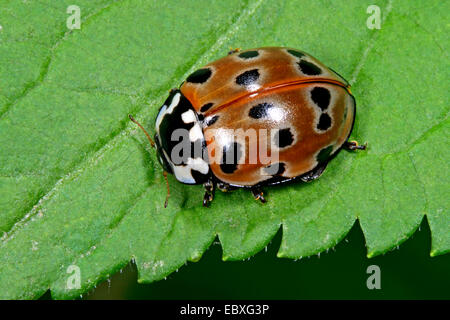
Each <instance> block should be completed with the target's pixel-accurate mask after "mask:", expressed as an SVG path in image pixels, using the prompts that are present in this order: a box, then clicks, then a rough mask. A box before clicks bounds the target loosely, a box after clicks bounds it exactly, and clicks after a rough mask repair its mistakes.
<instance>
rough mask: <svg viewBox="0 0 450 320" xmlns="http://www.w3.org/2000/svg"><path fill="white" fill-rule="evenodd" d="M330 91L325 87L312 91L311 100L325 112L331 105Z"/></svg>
mask: <svg viewBox="0 0 450 320" xmlns="http://www.w3.org/2000/svg"><path fill="white" fill-rule="evenodd" d="M330 98H331V95H330V91H329V90H328V89H326V88H323V87H315V88H314V89H312V90H311V100H312V101H313V102H314V103H315V104H316V105H317V106H318V107H319V108H320V109H322V111H325V110H326V109H327V108H328V105H329V104H330Z"/></svg>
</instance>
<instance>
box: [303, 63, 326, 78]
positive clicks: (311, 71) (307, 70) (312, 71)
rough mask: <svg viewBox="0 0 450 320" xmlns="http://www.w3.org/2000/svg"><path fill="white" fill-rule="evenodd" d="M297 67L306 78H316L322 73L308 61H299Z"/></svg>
mask: <svg viewBox="0 0 450 320" xmlns="http://www.w3.org/2000/svg"><path fill="white" fill-rule="evenodd" d="M298 66H299V67H300V70H301V71H302V72H303V73H304V74H306V75H308V76H317V75H318V74H321V73H322V70H321V69H320V68H319V67H318V66H316V65H315V64H314V63H311V62H309V61H305V60H300V62H299V63H298Z"/></svg>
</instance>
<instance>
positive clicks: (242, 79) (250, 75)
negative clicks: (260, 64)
mask: <svg viewBox="0 0 450 320" xmlns="http://www.w3.org/2000/svg"><path fill="white" fill-rule="evenodd" d="M258 79H259V72H258V69H252V70H248V71H245V72H244V73H241V74H240V75H238V76H237V77H236V83H237V84H239V85H241V86H248V85H251V84H253V83H255V82H256V81H258Z"/></svg>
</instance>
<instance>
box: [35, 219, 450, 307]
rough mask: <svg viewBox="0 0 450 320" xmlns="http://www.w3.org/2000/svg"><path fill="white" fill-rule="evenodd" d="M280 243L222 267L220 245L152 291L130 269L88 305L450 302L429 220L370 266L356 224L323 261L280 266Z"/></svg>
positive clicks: (448, 269)
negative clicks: (377, 278) (375, 272)
mask: <svg viewBox="0 0 450 320" xmlns="http://www.w3.org/2000/svg"><path fill="white" fill-rule="evenodd" d="M280 242H281V231H279V232H278V234H277V235H276V237H275V238H274V239H273V240H272V243H271V244H270V245H269V246H268V250H267V252H265V251H264V250H263V251H262V252H260V253H258V254H257V255H256V256H254V257H251V258H250V260H248V261H247V260H246V261H239V262H223V261H222V259H221V256H222V249H221V246H220V244H218V241H217V240H216V241H215V242H214V243H215V244H213V245H212V246H211V247H210V248H209V249H208V250H207V251H206V252H205V254H204V255H203V257H202V259H201V260H200V261H199V262H197V263H188V264H187V266H183V267H182V268H180V270H179V271H178V272H174V273H172V274H171V275H170V276H169V277H168V278H167V280H162V281H158V282H155V283H151V284H138V283H137V281H136V279H137V271H136V267H135V265H133V264H129V265H128V266H127V267H125V268H124V269H123V270H122V272H121V273H117V274H116V275H114V276H113V277H112V278H111V279H110V281H105V282H104V283H102V284H100V285H99V286H97V288H96V289H95V290H93V291H91V292H90V293H88V294H86V295H84V296H83V299H450V254H446V255H443V256H438V257H434V258H431V257H430V256H429V252H430V247H431V237H430V229H429V227H428V223H427V221H426V218H425V219H424V221H423V222H422V224H421V227H420V229H418V230H417V231H416V233H415V234H414V235H413V236H412V237H411V238H410V239H409V240H407V241H406V242H405V243H403V244H402V245H401V246H400V247H399V249H395V250H393V251H390V252H388V253H386V254H385V255H381V256H378V257H375V258H372V259H368V258H366V248H365V246H364V237H363V234H362V231H361V228H360V226H359V224H358V223H355V225H354V226H353V228H352V229H351V231H350V232H349V234H348V235H347V236H346V238H345V239H344V240H343V241H342V242H341V243H339V244H338V245H337V246H336V247H335V248H334V250H329V252H328V253H325V252H323V253H322V254H321V255H320V257H318V256H313V257H310V258H303V259H301V260H298V261H294V260H290V259H280V258H277V257H276V253H277V250H278V248H279V246H280ZM372 264H375V265H378V266H379V267H380V269H381V289H380V290H369V289H367V286H366V281H367V278H368V277H369V274H367V273H366V270H367V267H368V266H369V265H372ZM43 298H44V299H45V298H50V293H49V292H47V293H46V294H45V295H44V297H43Z"/></svg>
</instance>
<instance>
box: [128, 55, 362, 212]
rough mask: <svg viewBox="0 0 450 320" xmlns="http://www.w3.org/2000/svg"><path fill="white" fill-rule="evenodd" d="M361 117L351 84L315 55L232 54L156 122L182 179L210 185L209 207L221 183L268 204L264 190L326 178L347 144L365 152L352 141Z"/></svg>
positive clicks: (175, 97) (198, 75)
mask: <svg viewBox="0 0 450 320" xmlns="http://www.w3.org/2000/svg"><path fill="white" fill-rule="evenodd" d="M355 113H356V104H355V99H354V97H353V95H352V94H351V92H350V85H349V84H348V82H347V81H346V80H345V79H344V78H342V77H341V76H340V75H339V74H337V73H336V72H334V71H333V70H331V69H330V68H327V67H326V66H325V65H324V64H322V63H321V62H320V61H318V60H317V59H315V58H313V57H312V56H311V55H309V54H307V53H305V52H302V51H300V50H297V49H293V48H283V47H264V48H256V49H249V50H244V51H240V50H230V52H229V54H228V56H226V57H224V58H221V59H219V60H216V61H214V62H211V63H209V64H207V65H206V66H204V67H202V68H199V69H198V70H196V71H194V72H193V73H191V74H190V75H189V76H188V77H187V79H186V80H185V81H184V82H183V83H182V85H181V86H180V88H179V89H173V90H171V92H170V94H169V97H168V98H167V99H166V101H165V102H164V104H163V106H162V107H161V108H160V110H159V113H158V116H157V118H156V126H155V129H156V134H155V145H156V149H157V156H158V160H159V161H160V163H161V165H162V166H163V168H164V170H165V172H169V173H173V174H174V175H175V178H176V179H177V180H178V181H180V182H182V183H185V184H203V185H204V187H205V195H204V197H203V204H204V205H205V206H207V205H208V203H209V202H211V201H212V200H213V195H214V190H215V187H216V186H217V187H218V188H219V189H220V190H222V191H228V190H230V189H233V188H249V189H250V190H251V191H252V194H253V196H254V198H255V199H256V200H259V201H261V202H265V201H266V199H265V198H264V197H263V193H262V191H261V187H263V186H267V185H274V184H280V183H285V182H288V181H293V180H301V181H305V182H308V181H311V180H314V179H317V178H318V177H319V176H320V175H321V174H322V173H323V171H324V170H325V168H326V166H327V164H328V162H329V161H330V160H331V159H332V158H333V157H335V156H336V155H337V154H338V152H339V151H340V150H341V149H342V148H346V149H349V150H361V149H365V145H362V146H361V145H359V144H358V143H357V142H355V141H348V138H349V136H350V134H351V131H352V128H353V123H354V120H355ZM132 120H133V119H132ZM134 121H135V120H134ZM135 122H136V121H135ZM138 125H139V124H138ZM139 126H140V125H139ZM148 138H149V140H150V141H151V139H150V137H148ZM166 202H167V201H166Z"/></svg>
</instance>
